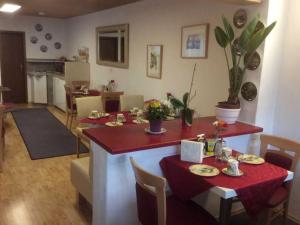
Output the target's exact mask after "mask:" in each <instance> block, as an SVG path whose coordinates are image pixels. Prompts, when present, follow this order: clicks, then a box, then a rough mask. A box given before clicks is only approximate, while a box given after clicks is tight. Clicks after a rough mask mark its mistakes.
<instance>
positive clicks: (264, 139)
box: [260, 134, 300, 171]
mask: <svg viewBox="0 0 300 225" xmlns="http://www.w3.org/2000/svg"><path fill="white" fill-rule="evenodd" d="M260 140H261V145H260V154H261V156H262V157H264V158H265V159H266V161H267V162H270V163H273V164H275V165H277V166H281V167H283V168H285V169H287V170H291V171H295V169H296V165H297V162H298V160H299V158H300V143H299V142H296V141H292V140H289V139H286V138H282V137H277V136H271V135H265V134H262V135H261V136H260ZM269 145H270V146H273V147H275V148H276V149H275V150H274V148H269Z"/></svg>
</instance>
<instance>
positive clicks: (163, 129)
mask: <svg viewBox="0 0 300 225" xmlns="http://www.w3.org/2000/svg"><path fill="white" fill-rule="evenodd" d="M166 131H167V129H166V128H161V130H160V131H159V132H153V131H151V130H150V128H149V127H147V128H145V132H146V133H148V134H163V133H165V132H166Z"/></svg>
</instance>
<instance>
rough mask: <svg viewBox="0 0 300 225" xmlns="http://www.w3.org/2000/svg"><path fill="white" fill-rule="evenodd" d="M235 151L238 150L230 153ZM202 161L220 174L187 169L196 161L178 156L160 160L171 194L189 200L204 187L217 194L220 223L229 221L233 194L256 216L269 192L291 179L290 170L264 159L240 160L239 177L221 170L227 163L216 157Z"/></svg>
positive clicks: (266, 199)
mask: <svg viewBox="0 0 300 225" xmlns="http://www.w3.org/2000/svg"><path fill="white" fill-rule="evenodd" d="M235 154H238V153H237V152H234V155H235ZM203 164H204V165H208V167H212V168H217V171H220V173H215V174H213V175H212V176H201V174H194V173H192V172H191V171H190V168H191V166H193V165H197V164H195V163H190V162H185V161H181V159H180V156H179V155H174V156H168V157H165V158H163V159H162V160H161V161H160V166H161V168H162V170H163V173H164V175H165V177H166V179H167V181H168V183H169V185H170V188H171V190H172V192H173V194H174V195H176V196H177V197H179V198H180V199H182V200H188V199H192V198H193V197H195V196H197V195H199V194H201V193H204V192H205V191H208V190H209V191H212V192H215V193H216V194H217V195H219V196H220V211H219V224H220V225H229V224H230V216H231V204H232V199H233V198H234V197H238V198H239V200H240V201H241V202H242V204H243V206H244V208H245V210H246V212H247V214H248V215H249V216H250V217H252V218H256V217H257V215H258V214H259V213H260V212H261V211H262V210H263V209H264V207H265V205H266V203H267V201H268V200H269V198H270V197H271V195H272V193H274V191H275V190H276V189H277V188H278V187H280V186H281V185H282V184H283V182H285V181H289V180H291V179H293V173H292V172H290V171H287V170H285V169H283V168H281V167H278V166H275V165H273V164H270V163H267V162H264V163H261V164H259V165H252V164H248V163H246V162H244V163H240V167H239V169H240V170H241V174H240V176H229V175H228V174H224V173H222V169H224V168H225V169H227V163H226V162H222V161H220V160H216V159H215V157H208V158H205V159H204V160H203V163H202V165H203ZM242 173H243V174H242ZM266 190H268V191H266Z"/></svg>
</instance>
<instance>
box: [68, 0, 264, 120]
mask: <svg viewBox="0 0 300 225" xmlns="http://www.w3.org/2000/svg"><path fill="white" fill-rule="evenodd" d="M266 5H267V3H264V4H262V5H260V6H248V7H244V8H247V10H248V12H249V16H250V17H252V16H253V15H256V14H258V13H260V14H261V15H262V17H263V16H264V15H265V14H266V12H265V9H266ZM239 7H240V6H236V5H228V4H221V3H216V2H211V1H209V0H201V1H200V0H189V1H185V0H144V1H141V2H138V3H135V4H130V5H126V6H122V7H119V8H115V9H111V10H106V11H102V12H97V13H93V14H89V15H86V16H81V17H76V18H72V19H69V20H68V21H67V29H68V32H67V33H68V44H69V45H68V56H69V57H71V56H72V55H75V54H77V49H78V47H81V46H86V47H89V49H90V63H91V80H92V84H94V86H95V87H96V88H100V85H101V84H107V82H108V80H110V79H114V80H116V81H117V83H118V89H119V90H122V91H125V92H126V93H127V94H134V93H136V94H144V95H145V98H146V99H147V98H158V99H164V98H165V94H166V92H172V93H173V94H175V95H176V96H182V95H183V93H184V92H185V91H187V90H188V88H189V84H190V80H191V76H192V70H193V65H194V63H197V65H198V68H197V73H196V78H195V83H196V85H195V88H196V89H197V97H196V99H195V100H194V102H193V104H192V106H193V107H195V108H196V109H197V110H198V111H199V112H200V114H201V115H202V116H204V115H213V114H214V106H215V105H216V103H217V102H218V101H222V100H225V99H226V98H227V89H228V75H227V72H226V64H225V58H224V53H223V50H222V49H221V48H220V47H219V46H218V45H217V43H216V41H215V38H214V27H215V26H216V25H217V24H220V23H221V16H222V15H225V16H227V17H228V18H232V15H233V14H234V12H235V11H236V10H237V9H238V8H239ZM120 23H129V24H130V44H129V45H130V47H129V55H130V60H129V61H130V65H129V69H117V68H111V67H105V66H100V65H97V64H96V59H95V56H96V52H95V49H96V40H95V28H96V27H97V26H107V25H114V24H120ZM200 23H210V34H209V49H208V59H198V60H191V59H182V58H181V57H180V54H181V53H180V46H181V27H182V26H184V25H192V24H200ZM147 44H163V45H164V56H163V72H162V79H161V80H157V79H151V78H148V77H147V76H146V46H147ZM259 72H260V70H257V71H255V72H252V73H253V74H255V75H252V77H259ZM257 80H258V81H259V79H257ZM249 104H251V105H249ZM244 105H245V108H246V106H248V105H249V106H250V108H252V105H253V103H245V104H244ZM254 106H255V107H254V109H251V112H250V113H251V116H249V114H250V113H249V112H247V115H246V116H244V118H243V120H246V121H249V122H252V121H253V120H252V119H248V118H255V111H256V104H254Z"/></svg>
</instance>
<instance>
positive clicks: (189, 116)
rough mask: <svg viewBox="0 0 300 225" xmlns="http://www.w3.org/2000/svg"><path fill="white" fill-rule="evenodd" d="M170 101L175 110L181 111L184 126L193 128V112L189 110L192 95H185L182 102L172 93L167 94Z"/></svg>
mask: <svg viewBox="0 0 300 225" xmlns="http://www.w3.org/2000/svg"><path fill="white" fill-rule="evenodd" d="M167 96H168V99H169V101H170V102H171V104H172V105H173V107H174V108H175V109H178V110H180V115H181V119H182V125H183V126H192V123H193V110H192V109H190V108H189V103H190V98H189V96H190V94H189V93H188V92H186V93H185V94H184V95H183V98H182V101H180V100H179V99H178V98H175V97H174V96H173V95H172V94H171V93H168V94H167Z"/></svg>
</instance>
